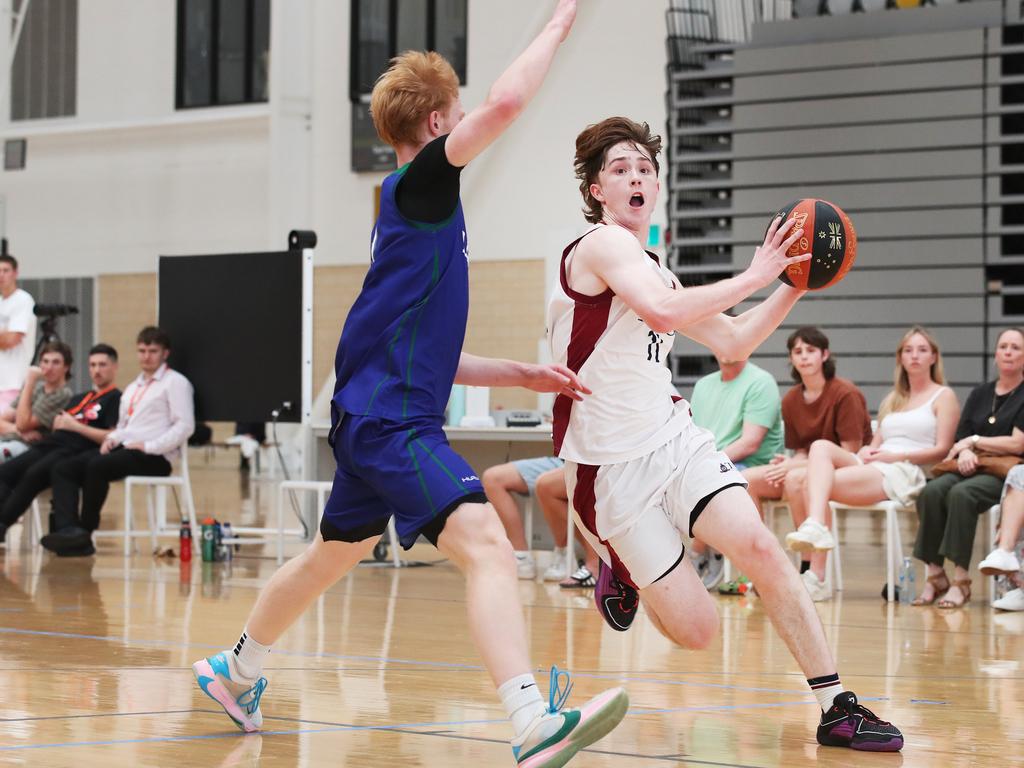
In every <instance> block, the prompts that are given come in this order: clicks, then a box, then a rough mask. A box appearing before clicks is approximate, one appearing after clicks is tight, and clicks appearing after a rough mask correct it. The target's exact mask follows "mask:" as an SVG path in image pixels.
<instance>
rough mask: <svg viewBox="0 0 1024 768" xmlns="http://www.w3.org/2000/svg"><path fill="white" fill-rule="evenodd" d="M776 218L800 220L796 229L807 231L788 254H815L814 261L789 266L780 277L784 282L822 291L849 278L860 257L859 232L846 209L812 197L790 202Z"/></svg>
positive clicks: (813, 255)
mask: <svg viewBox="0 0 1024 768" xmlns="http://www.w3.org/2000/svg"><path fill="white" fill-rule="evenodd" d="M775 216H781V217H782V220H783V222H785V221H786V220H787V219H796V220H797V222H796V227H798V228H801V229H803V231H804V233H803V235H802V236H801V237H800V239H799V240H797V241H796V242H795V243H793V246H792V247H791V248H790V249H789V251H788V252H787V255H788V256H796V255H798V254H801V253H808V252H810V254H811V260H810V261H804V262H801V263H800V264H793V265H792V266H790V267H787V268H786V271H785V272H783V273H782V274H781V275H779V279H780V280H782V282H784V283H788V284H789V285H792V286H795V287H797V288H801V289H804V290H810V291H820V290H821V289H823V288H828V287H829V286H830V285H835V284H836V283H838V282H839V281H840V280H842V279H843V278H844V277H846V273H847V272H849V271H850V267H852V266H853V262H854V259H856V257H857V233H856V231H854V229H853V222H852V221H850V217H849V216H847V215H846V214H845V213H844V212H843V209H842V208H840V207H839V206H838V205H833V204H832V203H830V202H828V201H827V200H817V199H813V198H808V199H805V200H797V201H796V202H795V203H790V204H789V205H787V206H786V207H784V208H783V209H782V210H780V211H779V212H778V213H777V214H775ZM773 220H774V217H773Z"/></svg>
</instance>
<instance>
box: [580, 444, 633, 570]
mask: <svg viewBox="0 0 1024 768" xmlns="http://www.w3.org/2000/svg"><path fill="white" fill-rule="evenodd" d="M600 468H601V467H600V466H598V465H594V464H577V465H576V488H575V489H574V491H573V494H572V507H573V509H575V510H576V514H578V515H579V516H580V522H582V523H583V527H584V528H586V529H587V530H588V531H590V532H591V533H592V534H593V535H594V536H596V537H597V538H598V539H599V540H600V542H601V543H602V544H604V545H605V547H607V549H608V555H609V557H611V559H612V571H613V572H614V573H615V575H616V576H618V577H619V579H621V580H622V581H624V582H626V583H627V584H629V586H631V587H633V589H637V586H636V584H635V583H634V582H633V577H632V576H631V575H630V573H629V569H628V568H626V566H625V564H624V563H623V562H622V561H621V560H620V559H619V556H618V555H617V554H616V553H615V550H614V549H613V548H612V546H611V545H610V544H609V543H608V542H607V541H605V540H604V539H602V538H601V534H599V533H598V532H597V491H596V489H595V488H594V486H595V484H596V483H597V470H599V469H600Z"/></svg>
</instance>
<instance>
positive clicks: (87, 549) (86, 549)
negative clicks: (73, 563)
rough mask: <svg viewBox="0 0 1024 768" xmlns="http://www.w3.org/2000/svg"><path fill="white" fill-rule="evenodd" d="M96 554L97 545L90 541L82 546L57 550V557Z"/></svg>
mask: <svg viewBox="0 0 1024 768" xmlns="http://www.w3.org/2000/svg"><path fill="white" fill-rule="evenodd" d="M95 554H96V547H94V546H93V543H92V542H91V541H90V542H89V543H88V544H86V545H84V546H81V547H73V548H72V547H67V548H65V549H61V550H59V551H58V552H57V557H89V556H90V555H95Z"/></svg>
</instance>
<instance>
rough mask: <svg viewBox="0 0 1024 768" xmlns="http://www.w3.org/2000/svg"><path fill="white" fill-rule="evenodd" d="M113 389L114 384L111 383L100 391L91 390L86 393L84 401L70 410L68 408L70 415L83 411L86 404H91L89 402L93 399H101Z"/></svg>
mask: <svg viewBox="0 0 1024 768" xmlns="http://www.w3.org/2000/svg"><path fill="white" fill-rule="evenodd" d="M113 390H114V385H113V384H111V385H110V386H109V387H107V388H106V389H104V390H101V391H99V392H95V391H93V390H89V392H88V394H86V396H85V397H83V398H82V402H80V403H79V404H78V405H76V406H75V407H74V408H71V409H70V410H68V415H69V416H74V415H75V414H77V413H78V412H79V411H81V410H82V409H83V408H85V406H87V405H89V403H91V402H92V401H93V400H99V399H100V398H101V397H103V396H104V395H105V394H107V393H108V392H112V391H113Z"/></svg>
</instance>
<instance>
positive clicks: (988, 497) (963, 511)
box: [914, 473, 1003, 570]
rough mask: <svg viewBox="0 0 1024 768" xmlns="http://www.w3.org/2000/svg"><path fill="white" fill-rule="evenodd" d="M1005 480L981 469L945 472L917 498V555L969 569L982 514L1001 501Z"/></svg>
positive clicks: (932, 560)
mask: <svg viewBox="0 0 1024 768" xmlns="http://www.w3.org/2000/svg"><path fill="white" fill-rule="evenodd" d="M1002 490H1003V481H1002V480H1000V479H999V478H998V477H994V476H992V475H983V474H981V473H979V474H976V475H973V476H971V477H964V476H963V475H958V474H955V473H949V474H945V475H941V476H939V477H937V478H935V479H934V480H929V481H928V484H927V485H926V486H925V487H924V490H923V491H921V495H920V496H918V498H917V516H918V518H919V519H920V521H921V525H920V527H919V528H918V529H917V541H916V542H915V543H914V557H916V558H917V559H918V560H923V561H924V562H926V563H932V564H933V565H942V564H943V561H944V558H948V559H949V560H952V561H953V562H954V563H955V564H956V565H959V566H960V567H961V568H963V569H965V570H966V569H967V568H968V567H970V565H971V550H972V549H973V548H974V533H975V531H976V530H977V528H978V517H979V516H980V515H981V514H982V513H983V512H985V511H987V510H988V508H989V507H991V506H992V505H993V504H998V503H999V496H1000V493H1001V492H1002Z"/></svg>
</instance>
